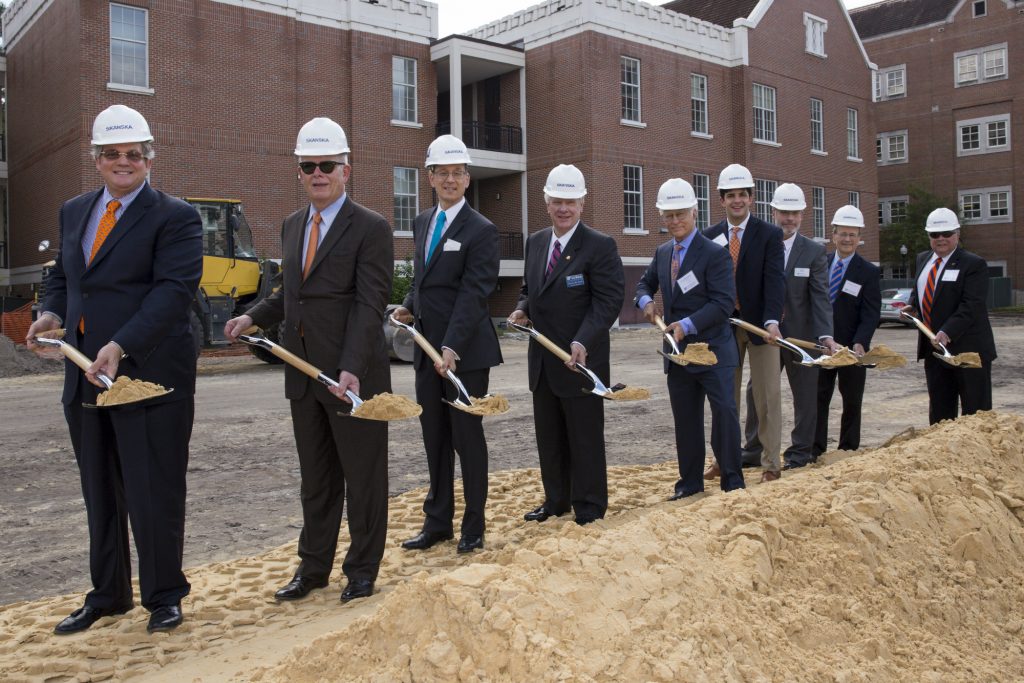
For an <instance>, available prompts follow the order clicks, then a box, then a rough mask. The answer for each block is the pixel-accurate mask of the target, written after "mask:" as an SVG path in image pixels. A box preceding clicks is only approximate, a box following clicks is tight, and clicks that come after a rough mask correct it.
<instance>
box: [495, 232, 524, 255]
mask: <svg viewBox="0 0 1024 683" xmlns="http://www.w3.org/2000/svg"><path fill="white" fill-rule="evenodd" d="M498 240H499V244H498V246H499V247H500V249H501V259H502V260H503V261H504V260H508V261H522V260H523V233H521V232H499V233H498Z"/></svg>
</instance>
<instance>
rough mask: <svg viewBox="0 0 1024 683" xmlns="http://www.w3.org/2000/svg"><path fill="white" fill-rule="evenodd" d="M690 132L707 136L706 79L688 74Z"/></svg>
mask: <svg viewBox="0 0 1024 683" xmlns="http://www.w3.org/2000/svg"><path fill="white" fill-rule="evenodd" d="M690 132H691V133H697V134H699V135H707V134H708V77H707V76H702V75H701V74H690Z"/></svg>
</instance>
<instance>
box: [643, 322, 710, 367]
mask: <svg viewBox="0 0 1024 683" xmlns="http://www.w3.org/2000/svg"><path fill="white" fill-rule="evenodd" d="M654 323H655V324H656V325H657V326H658V329H659V330H661V331H662V332H663V333H664V334H665V339H668V343H669V346H671V347H672V353H665V352H664V351H662V350H661V349H658V353H660V354H661V355H662V356H664V357H665V358H667V359H669V360H670V361H672V362H673V363H675V364H676V365H689V364H690V363H693V364H694V365H714V363H703V362H700V361H692V360H687V358H686V354H685V353H683V352H682V351H680V350H679V345H678V344H677V343H676V337H675V335H674V334H672V333H671V332H669V331H668V326H667V325H666V324H665V321H664V320H663V319H662V317H661V316H660V315H656V316H654Z"/></svg>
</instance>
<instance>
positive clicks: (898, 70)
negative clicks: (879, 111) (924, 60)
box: [875, 64, 907, 102]
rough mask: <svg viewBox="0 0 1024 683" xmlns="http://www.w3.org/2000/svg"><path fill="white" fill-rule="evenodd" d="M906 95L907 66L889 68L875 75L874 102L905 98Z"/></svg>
mask: <svg viewBox="0 0 1024 683" xmlns="http://www.w3.org/2000/svg"><path fill="white" fill-rule="evenodd" d="M906 94H907V65H906V64H900V65H899V66H890V67H888V68H886V69H881V70H879V71H878V73H876V74H875V101H876V102H881V101H882V100H891V99H895V98H897V97H905V96H906Z"/></svg>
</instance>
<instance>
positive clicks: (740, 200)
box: [704, 164, 786, 482]
mask: <svg viewBox="0 0 1024 683" xmlns="http://www.w3.org/2000/svg"><path fill="white" fill-rule="evenodd" d="M753 192H754V178H753V176H751V175H750V171H748V170H747V169H746V168H744V167H743V166H740V165H739V164H730V165H729V166H726V167H725V168H724V169H723V170H722V172H721V174H719V176H718V194H719V196H720V197H721V201H722V207H723V208H724V209H725V213H726V220H724V221H722V222H721V223H719V224H717V225H715V226H713V227H711V228H708V230H707V231H706V232H705V236H706V237H708V238H709V239H711V240H712V241H713V242H715V243H716V244H718V245H719V246H722V247H725V249H727V250H728V253H729V255H730V257H731V258H732V262H733V271H734V273H735V277H736V306H735V309H736V310H735V311H734V312H733V315H732V317H736V318H742V319H743V320H745V321H747V322H748V323H751V324H752V325H757V326H758V327H761V328H764V329H765V330H767V331H768V332H769V333H770V334H771V341H775V340H776V339H778V338H779V337H780V336H781V333H780V331H779V321H780V320H781V319H782V304H783V297H784V295H785V290H786V279H785V275H784V273H783V247H782V230H781V229H780V228H779V227H778V226H776V225H772V224H771V223H767V222H765V221H763V220H761V219H760V218H758V217H757V216H753V215H751V213H750V206H751V204H752V203H753V201H754V195H753ZM733 334H734V336H735V338H736V348H737V350H738V351H739V359H738V363H737V365H736V371H735V373H733V395H734V397H735V401H736V405H739V403H740V391H741V390H742V388H743V357H744V356H745V355H747V354H750V381H751V383H752V386H753V394H754V409H755V410H756V411H757V416H758V431H757V435H758V439H759V440H760V442H761V467H762V468H763V472H762V473H761V481H763V482H764V481H775V480H776V479H778V478H779V476H781V470H782V462H781V460H780V458H779V450H780V449H781V447H782V406H781V402H782V388H781V385H780V382H779V363H780V362H781V361H780V360H779V347H778V346H776V345H775V344H769V343H766V342H765V340H763V339H762V338H761V337H759V336H757V335H753V336H751V335H749V334H748V333H747V332H746V331H745V330H743V329H740V328H738V327H737V328H736V329H735V330H734V331H733ZM749 409H750V408H749V406H748V410H749ZM720 474H721V472H720V471H719V468H718V464H717V463H715V464H712V465H711V467H710V468H708V470H707V472H705V473H704V478H705V479H714V478H715V477H717V476H719V475H720Z"/></svg>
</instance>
